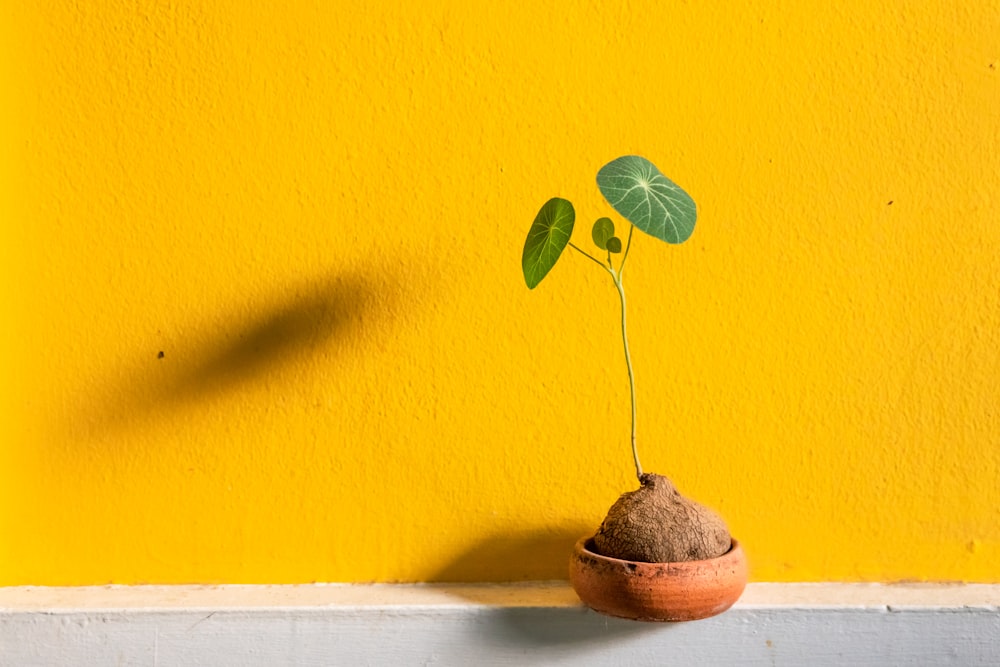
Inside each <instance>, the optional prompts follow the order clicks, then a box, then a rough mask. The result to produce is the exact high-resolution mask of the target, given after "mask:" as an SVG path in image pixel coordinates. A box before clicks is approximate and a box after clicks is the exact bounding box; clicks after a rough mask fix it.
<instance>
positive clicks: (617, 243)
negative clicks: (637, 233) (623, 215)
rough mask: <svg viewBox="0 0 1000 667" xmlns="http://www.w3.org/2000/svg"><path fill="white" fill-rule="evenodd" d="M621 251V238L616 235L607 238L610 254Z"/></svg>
mask: <svg viewBox="0 0 1000 667" xmlns="http://www.w3.org/2000/svg"><path fill="white" fill-rule="evenodd" d="M621 251H622V240H621V239H620V238H618V237H617V236H612V237H611V238H610V239H608V252H610V253H611V254H612V255H617V254H618V253H620V252H621Z"/></svg>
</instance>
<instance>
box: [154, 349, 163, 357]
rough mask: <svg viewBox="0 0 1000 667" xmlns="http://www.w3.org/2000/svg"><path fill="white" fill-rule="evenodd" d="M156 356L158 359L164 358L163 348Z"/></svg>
mask: <svg viewBox="0 0 1000 667" xmlns="http://www.w3.org/2000/svg"><path fill="white" fill-rule="evenodd" d="M156 358H157V359H162V358H163V350H160V352H159V354H157V355H156Z"/></svg>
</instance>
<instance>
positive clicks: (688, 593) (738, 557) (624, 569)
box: [569, 537, 747, 621]
mask: <svg viewBox="0 0 1000 667" xmlns="http://www.w3.org/2000/svg"><path fill="white" fill-rule="evenodd" d="M592 547H593V544H592V540H591V538H589V537H585V538H581V539H580V540H579V541H578V542H577V543H576V546H575V547H574V549H573V557H572V558H571V559H570V567H569V579H570V583H572V584H573V590H575V591H576V594H577V595H579V596H580V599H581V600H582V601H583V603H584V604H585V605H587V606H588V607H590V608H591V609H593V610H594V611H599V612H601V613H602V614H607V615H609V616H617V617H619V618H627V619H633V620H637V621H694V620H697V619H700V618H708V617H709V616H715V615H716V614H721V613H722V612H724V611H726V610H727V609H729V608H730V607H731V606H733V603H734V602H736V600H738V599H739V597H740V595H741V594H742V593H743V589H744V588H745V587H746V583H747V562H746V556H745V555H744V553H743V549H742V548H741V547H740V545H739V542H737V541H736V540H733V544H732V547H730V549H729V551H727V552H726V553H724V554H722V555H721V556H719V557H718V558H712V559H709V560H695V561H683V562H679V563H642V562H639V561H627V560H619V559H617V558H608V557H607V556H602V555H600V554H598V553H596V552H594V551H592V550H591V549H592Z"/></svg>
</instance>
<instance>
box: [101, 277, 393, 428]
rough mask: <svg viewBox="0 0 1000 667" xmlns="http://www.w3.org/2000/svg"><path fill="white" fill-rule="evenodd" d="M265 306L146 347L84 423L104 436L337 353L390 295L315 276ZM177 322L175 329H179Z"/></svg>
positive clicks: (363, 283) (364, 284)
mask: <svg viewBox="0 0 1000 667" xmlns="http://www.w3.org/2000/svg"><path fill="white" fill-rule="evenodd" d="M288 292H290V294H288V295H283V296H282V298H281V299H280V300H276V302H275V301H272V302H270V303H269V304H268V305H266V306H263V307H261V306H253V305H250V306H247V307H246V308H245V309H244V310H247V311H249V314H247V315H243V316H237V317H234V318H233V323H230V322H223V323H222V324H214V325H204V324H201V325H195V326H193V327H189V328H188V333H187V335H175V336H174V337H173V342H172V343H164V344H163V349H160V350H157V349H152V350H148V351H145V350H144V351H143V354H142V358H143V359H144V360H147V359H148V361H143V362H141V367H140V368H136V369H134V370H133V371H131V372H130V373H126V375H125V377H124V378H117V379H116V380H115V381H113V383H112V386H110V387H109V388H108V391H107V392H106V393H107V394H108V395H110V396H112V397H113V399H111V400H107V401H106V404H105V405H103V406H101V405H98V406H96V407H95V406H94V405H90V406H87V407H88V409H87V410H86V412H87V419H86V422H87V424H88V429H89V430H90V431H91V434H92V435H97V436H103V435H107V434H108V433H109V432H112V431H115V430H117V429H123V428H128V427H131V426H134V425H137V424H140V423H142V422H144V421H146V420H150V419H155V418H159V417H163V416H165V415H166V416H169V415H170V414H171V413H172V412H176V411H178V410H180V409H182V408H187V407H190V406H193V405H199V406H204V405H206V404H207V403H208V402H210V401H211V400H213V399H215V398H216V397H220V396H225V395H226V394H230V393H232V392H236V391H240V390H242V389H244V388H247V387H252V386H254V385H256V384H260V383H264V382H267V381H268V380H270V379H272V378H274V377H275V376H276V375H277V374H279V373H281V372H283V371H284V370H285V369H286V368H287V367H288V366H289V365H291V364H294V363H297V362H300V361H302V360H304V359H308V358H309V357H310V356H311V355H313V356H314V355H324V356H327V357H331V358H336V357H337V355H338V354H339V353H340V352H341V350H339V349H337V348H336V347H335V346H334V345H333V343H334V342H343V341H345V340H346V339H348V338H350V337H354V336H355V334H356V332H357V331H358V330H360V329H363V328H365V327H367V326H371V325H374V324H375V323H376V320H381V319H383V318H385V317H387V315H386V313H387V302H388V300H389V299H390V298H391V294H386V293H381V292H376V290H375V288H374V286H373V284H372V282H371V281H370V280H368V279H366V278H365V277H364V276H362V275H355V274H346V275H334V276H329V277H323V278H319V279H313V280H312V281H308V282H305V283H303V284H301V285H299V286H297V287H293V288H291V289H289V290H288ZM178 328H180V327H178Z"/></svg>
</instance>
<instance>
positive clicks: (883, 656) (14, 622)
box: [0, 582, 1000, 667]
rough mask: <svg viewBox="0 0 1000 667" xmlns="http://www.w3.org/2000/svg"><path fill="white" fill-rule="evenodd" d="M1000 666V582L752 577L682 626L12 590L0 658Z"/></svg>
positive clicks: (492, 604) (403, 592)
mask: <svg viewBox="0 0 1000 667" xmlns="http://www.w3.org/2000/svg"><path fill="white" fill-rule="evenodd" d="M665 664H671V665H838V666H839V665H1000V585H992V584H965V585H962V584H955V585H950V584H949V585H944V584H906V585H882V584H751V585H750V586H748V587H747V590H746V592H745V593H744V595H743V598H742V599H741V600H740V602H738V603H737V604H736V606H734V607H733V608H732V609H731V610H729V611H728V612H726V613H725V614H722V615H721V616H717V617H715V618H711V619H707V620H704V621H695V622H692V623H681V624H659V623H637V622H631V621H621V620H618V619H613V618H607V617H604V616H601V615H599V614H595V613H594V612H591V611H590V610H588V609H586V608H584V607H583V606H581V605H580V603H579V602H578V600H577V598H576V596H575V595H574V593H573V591H572V590H571V589H570V588H569V587H568V585H567V584H566V583H564V582H554V583H532V584H517V585H432V584H425V585H384V584H377V585H348V584H325V585H323V584H319V585H304V586H135V587H114V586H111V587H82V588H44V587H16V588H0V665H2V666H3V667H7V666H8V665H10V666H12V667H13V666H17V667H21V666H24V667H28V666H31V665H219V666H225V665H351V666H353V665H390V666H392V667H397V666H401V665H463V666H464V665H575V666H577V665H665Z"/></svg>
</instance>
